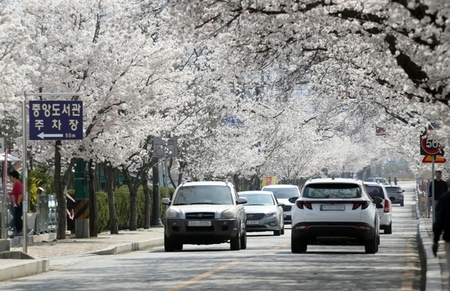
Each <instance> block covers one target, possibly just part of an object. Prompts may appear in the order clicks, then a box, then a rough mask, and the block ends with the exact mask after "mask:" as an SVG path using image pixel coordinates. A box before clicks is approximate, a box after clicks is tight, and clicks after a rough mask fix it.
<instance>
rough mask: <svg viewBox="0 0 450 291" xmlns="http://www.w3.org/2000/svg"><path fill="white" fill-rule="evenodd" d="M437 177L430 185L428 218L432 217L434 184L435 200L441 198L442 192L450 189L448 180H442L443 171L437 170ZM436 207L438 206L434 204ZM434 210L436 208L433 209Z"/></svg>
mask: <svg viewBox="0 0 450 291" xmlns="http://www.w3.org/2000/svg"><path fill="white" fill-rule="evenodd" d="M435 176H436V179H434V181H432V182H431V183H429V185H428V218H430V212H431V208H432V206H433V192H432V191H433V185H434V202H437V201H438V200H439V197H440V196H441V194H443V193H445V192H447V191H448V185H447V182H445V181H444V180H442V171H440V170H437V171H436V172H435ZM434 207H436V206H434ZM433 210H434V209H433Z"/></svg>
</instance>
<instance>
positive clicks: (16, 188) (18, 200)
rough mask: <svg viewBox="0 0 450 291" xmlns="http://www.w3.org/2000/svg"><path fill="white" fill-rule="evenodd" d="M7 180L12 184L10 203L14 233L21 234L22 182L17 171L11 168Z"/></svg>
mask: <svg viewBox="0 0 450 291" xmlns="http://www.w3.org/2000/svg"><path fill="white" fill-rule="evenodd" d="M8 176H9V180H10V181H11V183H12V184H13V188H12V191H11V203H12V209H13V217H14V226H15V228H16V230H15V235H22V234H23V230H22V228H23V221H22V214H23V184H22V182H20V180H19V172H17V171H16V170H12V171H10V172H9V173H8Z"/></svg>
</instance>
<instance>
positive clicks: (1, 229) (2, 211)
mask: <svg viewBox="0 0 450 291" xmlns="http://www.w3.org/2000/svg"><path fill="white" fill-rule="evenodd" d="M57 206H58V205H57V202H56V195H54V194H41V195H38V199H37V207H36V208H37V211H36V212H35V213H28V216H27V224H28V225H27V227H28V229H27V230H26V231H27V232H29V233H30V234H33V233H34V234H42V233H50V232H56V228H57V225H58V214H57ZM12 210H13V209H12V205H11V204H10V203H9V202H8V201H7V200H6V199H5V197H4V195H3V194H0V238H2V239H6V238H8V237H11V236H13V235H14V229H15V227H14V217H13V215H12Z"/></svg>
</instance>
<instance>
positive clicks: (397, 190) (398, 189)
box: [384, 186, 402, 192]
mask: <svg viewBox="0 0 450 291" xmlns="http://www.w3.org/2000/svg"><path fill="white" fill-rule="evenodd" d="M384 188H385V189H386V191H388V192H401V191H402V190H401V188H400V187H389V186H388V187H384Z"/></svg>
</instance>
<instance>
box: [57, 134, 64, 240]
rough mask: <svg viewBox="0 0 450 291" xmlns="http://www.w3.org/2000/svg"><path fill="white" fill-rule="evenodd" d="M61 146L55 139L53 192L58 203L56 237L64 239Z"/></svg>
mask: <svg viewBox="0 0 450 291" xmlns="http://www.w3.org/2000/svg"><path fill="white" fill-rule="evenodd" d="M60 146H61V141H60V140H57V141H56V143H55V193H56V202H57V203H58V207H57V213H58V227H57V233H56V238H57V239H65V238H66V228H67V222H66V207H67V206H66V196H65V194H64V193H63V192H64V187H62V184H63V181H62V179H61V153H60V151H59V147H60Z"/></svg>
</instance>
